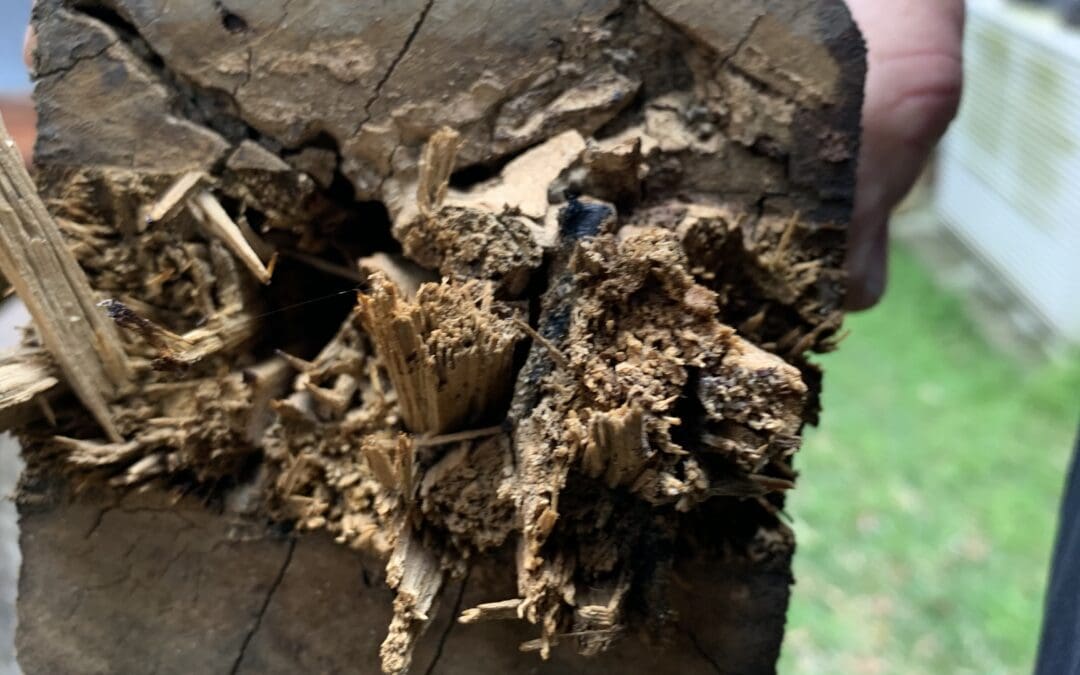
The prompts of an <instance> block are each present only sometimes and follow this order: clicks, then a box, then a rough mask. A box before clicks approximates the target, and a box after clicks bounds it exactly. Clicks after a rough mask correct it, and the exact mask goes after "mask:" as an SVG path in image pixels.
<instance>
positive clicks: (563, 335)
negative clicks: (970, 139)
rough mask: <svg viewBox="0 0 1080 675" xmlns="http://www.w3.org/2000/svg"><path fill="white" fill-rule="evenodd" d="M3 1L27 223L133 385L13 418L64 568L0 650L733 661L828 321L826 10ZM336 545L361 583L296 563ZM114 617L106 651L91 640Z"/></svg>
mask: <svg viewBox="0 0 1080 675" xmlns="http://www.w3.org/2000/svg"><path fill="white" fill-rule="evenodd" d="M34 21H35V25H36V28H37V32H38V36H39V49H38V52H37V54H36V56H35V70H36V78H37V84H36V93H37V97H38V103H39V110H40V113H41V125H40V137H39V143H38V147H37V161H38V174H37V175H38V177H39V180H40V187H41V189H42V191H43V195H44V198H45V202H46V203H47V204H48V207H49V209H50V210H52V211H53V212H54V213H55V214H56V216H57V218H56V222H57V223H58V224H59V226H60V227H61V228H62V234H63V237H64V238H65V239H63V240H61V239H60V237H59V234H57V236H56V237H54V239H55V241H54V244H55V245H54V247H53V248H56V249H58V250H59V249H62V248H63V246H62V245H61V244H63V243H66V244H68V246H69V247H70V251H71V254H72V255H73V256H74V259H75V260H77V262H78V264H79V265H81V266H82V268H83V269H85V271H86V276H87V278H88V280H89V285H88V286H87V287H86V288H85V289H84V290H86V292H87V293H89V292H90V291H89V288H93V289H94V292H95V293H96V294H98V295H100V296H102V298H108V299H110V300H111V302H109V303H108V304H107V306H106V307H103V308H101V310H100V311H99V313H98V314H96V315H95V317H96V318H97V319H98V320H99V321H100V320H103V317H106V316H108V317H111V320H114V321H116V322H117V323H118V324H120V325H121V326H122V327H123V330H124V332H123V337H124V339H125V344H124V349H125V350H126V351H127V353H128V354H129V355H130V358H129V362H130V366H131V368H132V371H133V380H134V383H135V385H136V386H134V387H131V388H130V389H127V390H124V391H123V392H122V393H123V395H122V396H120V397H117V398H115V400H113V401H112V402H111V404H112V406H113V410H114V411H115V413H116V415H117V419H119V420H120V421H121V422H122V431H123V432H124V435H125V438H126V440H125V439H119V438H116V437H112V438H105V439H103V438H101V437H100V434H99V433H98V432H97V431H96V429H95V427H94V426H93V425H92V424H90V423H88V419H89V418H88V416H87V414H86V413H85V411H83V410H82V408H81V407H79V406H77V405H75V404H74V403H73V402H70V401H65V400H64V399H62V398H55V399H53V406H52V408H50V409H48V410H47V411H46V410H43V411H42V413H43V415H44V416H45V417H46V419H42V420H37V421H34V420H29V419H28V420H25V421H22V422H21V423H20V424H18V425H17V427H18V428H17V431H18V432H19V434H20V436H21V438H22V440H23V442H24V444H25V448H26V459H27V479H26V481H25V484H24V486H23V488H22V491H21V497H20V499H21V503H22V508H23V510H24V513H25V515H26V519H25V521H24V522H25V527H26V529H25V530H24V533H25V541H26V542H27V554H26V555H27V557H26V559H27V561H28V566H33V567H34V569H41V570H45V571H44V572H42V575H47V576H48V577H49V578H53V579H65V580H69V581H65V582H64V583H70V584H71V585H72V587H75V588H77V589H78V590H79V592H78V593H77V595H78V604H77V605H76V608H75V610H74V611H73V610H72V609H71V608H70V607H68V606H65V605H64V604H63V602H64V600H63V596H62V595H60V594H55V593H53V594H52V595H51V596H50V595H49V594H47V593H46V592H45V591H44V590H43V589H45V588H46V586H45V584H44V582H43V581H42V579H44V578H45V576H41V577H36V576H34V575H31V576H29V577H27V578H26V580H25V583H24V593H23V595H22V600H21V601H20V602H21V603H22V605H21V611H22V613H23V615H24V620H23V621H22V623H21V626H22V628H21V629H20V630H21V631H22V632H21V635H20V644H21V647H22V653H23V655H24V659H26V661H25V662H24V666H27V667H28V669H29V670H33V669H37V670H47V671H63V672H81V671H84V670H90V671H93V670H94V669H99V670H101V669H104V670H110V671H112V672H141V670H140V669H145V668H146V664H147V663H153V664H154V667H156V668H157V670H159V671H161V672H170V671H173V672H175V671H177V670H190V667H191V664H197V666H198V669H202V670H221V671H229V670H231V671H232V672H239V671H242V670H245V669H250V670H252V671H258V672H295V671H296V670H305V669H307V670H317V671H329V672H333V671H335V670H355V669H356V668H357V664H362V666H363V668H362V669H365V670H374V669H375V668H376V665H375V663H376V661H377V660H378V661H379V666H380V667H381V668H382V669H383V670H384V671H386V672H389V673H400V672H404V671H405V670H406V669H409V668H410V665H411V671H412V672H424V671H423V670H422V669H426V671H427V672H438V673H455V672H479V673H486V672H508V671H511V672H512V671H514V670H520V669H529V670H536V671H537V672H581V671H584V670H586V669H592V668H595V669H598V670H599V671H600V672H606V671H612V672H624V671H629V672H640V671H641V670H642V669H647V670H648V671H655V672H657V673H666V672H739V673H758V672H770V671H771V670H772V669H773V667H774V663H775V659H776V656H777V653H778V648H779V644H780V639H781V636H782V625H783V616H784V612H785V608H786V602H787V596H788V586H789V583H790V559H791V555H792V552H793V547H794V542H793V537H792V534H791V532H790V530H788V528H787V527H786V526H785V525H784V523H783V521H782V519H781V518H780V517H779V512H780V511H781V509H782V508H783V492H784V491H786V490H789V489H791V488H792V487H793V486H794V483H795V478H796V474H795V472H794V471H793V469H792V467H791V456H792V455H793V454H794V453H795V451H796V450H797V449H798V447H799V444H800V434H801V430H802V427H803V426H804V425H805V424H806V423H808V422H814V421H815V420H816V416H817V412H818V396H819V393H820V373H819V371H818V370H817V368H816V367H815V366H814V365H813V364H811V363H810V362H809V360H808V359H807V358H806V354H807V352H809V351H827V350H828V349H831V348H832V347H833V345H834V336H835V334H836V332H837V330H838V328H839V323H840V320H841V318H842V317H841V314H840V311H839V308H840V306H841V301H842V298H843V293H844V283H843V281H844V279H843V272H842V260H843V253H844V251H843V248H844V231H845V227H846V222H847V219H848V217H849V215H850V209H851V200H852V194H853V181H854V166H855V164H854V163H855V156H856V150H857V144H858V116H859V108H860V103H861V85H862V76H863V72H864V63H863V52H862V45H861V41H860V40H859V37H858V33H857V31H856V30H855V28H854V26H853V24H852V23H851V21H850V17H849V16H848V15H847V13H846V10H845V9H844V6H843V3H842V2H841V0H808V1H807V2H805V3H787V2H773V1H772V0H732V1H731V2H728V3H724V4H723V5H721V6H715V4H714V3H708V2H705V1H704V0H576V1H575V2H572V3H569V4H567V3H529V2H524V1H523V0H522V1H518V0H515V1H513V2H503V3H494V4H491V5H490V6H488V5H485V6H484V7H482V8H481V7H479V6H478V5H476V4H475V3H472V2H469V1H468V0H404V1H403V2H395V3H381V4H380V3H376V4H371V3H366V4H365V3H359V4H357V3H346V2H341V1H339V0H266V1H265V2H258V3H237V2H225V3H201V2H194V1H189V0H91V1H89V2H86V1H84V0H79V1H78V2H76V1H75V0H40V1H39V2H38V3H37V9H36V10H35V18H34ZM193 45H198V48H197V49H195V48H193ZM25 189H26V186H22V187H20V188H19V190H20V192H22V191H24V190H25ZM32 224H33V223H32ZM54 230H55V227H54ZM275 250H277V251H281V253H282V267H281V269H279V270H278V271H277V278H276V279H275V283H274V284H272V285H270V286H267V285H266V282H267V281H269V279H270V277H271V275H272V274H273V273H274V269H273V268H274V261H275V260H276V258H275V257H274V254H273V252H274V251H275ZM38 272H39V271H35V274H37V273H38ZM31 290H33V289H31ZM356 293H358V294H359V302H358V303H356V304H354V303H353V302H352V297H351V296H353V294H356ZM80 297H81V296H80ZM104 310H108V312H107V314H106V312H105V311H104ZM58 370H60V372H63V371H62V369H58ZM61 379H65V378H61ZM0 384H2V383H0ZM15 385H18V386H13V387H12V389H11V391H10V392H9V393H10V394H11V400H13V401H21V400H23V399H25V397H26V392H25V391H24V389H25V386H24V385H23V384H20V383H19V382H15ZM20 387H22V389H20ZM31 388H33V387H31ZM71 388H72V389H73V390H75V391H78V387H77V386H75V384H72V385H71ZM6 391H7V390H4V389H2V388H0V394H3V393H5V392H6ZM35 400H37V401H40V400H44V399H42V398H41V397H40V396H38V397H37V398H36V399H35ZM22 405H25V404H22ZM13 409H14V408H13ZM60 476H64V477H65V479H64V480H60V479H59V477H60ZM76 493H77V494H80V495H82V497H81V500H82V501H76V502H74V503H73V502H71V501H69V500H70V498H71V495H72V494H76ZM133 494H138V495H141V497H133V496H132V495H133ZM182 495H189V496H192V495H198V496H199V497H201V498H203V499H205V500H206V501H207V503H208V505H209V506H210V507H211V510H210V511H205V510H201V509H200V508H199V507H197V506H196V505H195V504H194V503H191V502H183V501H182V502H180V503H173V502H171V500H175V499H179V498H182V497H181V496H182ZM132 499H144V500H146V501H142V502H137V501H130V500H132ZM114 502H116V503H119V504H120V506H116V507H110V506H109V505H110V504H112V503H114ZM170 503H171V504H172V505H169V504H170ZM98 508H101V509H102V510H101V511H100V519H99V520H97V521H95V522H96V523H97V524H96V525H95V524H94V523H91V524H90V526H89V528H88V529H86V530H79V531H77V532H76V531H75V530H77V529H79V528H77V527H76V526H75V525H74V523H76V522H78V518H79V516H77V515H75V514H78V513H85V511H86V509H91V510H93V509H98ZM214 509H218V510H219V511H217V512H216V513H217V515H213V514H214V513H215V511H214ZM221 509H224V511H223V512H222V511H220V510H221ZM178 514H179V515H182V517H183V518H184V520H178V519H177V520H175V522H176V526H175V527H172V528H169V527H164V528H163V527H162V523H163V522H172V521H171V520H170V519H174V517H175V516H176V515H178ZM121 521H122V527H123V528H126V529H125V530H124V536H123V537H117V534H116V533H115V532H112V531H111V530H108V529H107V528H106V525H107V524H116V523H120V522H121ZM185 523H187V524H191V523H197V525H195V526H193V528H192V529H193V531H194V532H193V533H188V531H187V529H186V526H185V525H184V524H185ZM268 523H270V524H272V525H270V526H269V527H268ZM275 528H277V529H275ZM283 531H288V532H290V535H289V536H288V537H287V539H285V540H281V539H278V538H277V537H279V536H280V535H281V533H282V532H283ZM88 532H89V537H86V534H87V533H88ZM200 535H203V536H202V537H201V538H200ZM326 535H329V536H330V537H332V539H333V542H334V545H335V546H336V547H337V548H334V547H332V546H329V544H328V543H327V541H326V539H324V538H323V537H325V536H326ZM114 539H116V540H117V541H118V542H123V546H125V547H126V548H124V549H123V550H124V551H128V552H129V555H123V554H120V555H118V554H117V551H118V550H119V549H114V548H112V546H113V544H112V543H110V542H112V541H113V540H114ZM226 540H229V541H232V540H250V545H247V544H236V546H235V547H232V546H229V545H227V544H222V543H221V542H223V541H226ZM76 542H84V543H81V544H79V543H76ZM85 542H90V543H85ZM144 542H145V543H146V545H148V546H149V547H150V548H151V549H152V550H155V551H159V552H161V553H162V555H160V556H157V555H155V556H149V555H148V556H145V557H144V558H140V557H139V556H136V555H134V552H135V551H138V550H140V549H141V547H142V546H143V544H144ZM120 545H121V544H120V543H117V544H116V546H120ZM80 546H82V547H84V548H79V547H80ZM86 546H89V547H90V548H91V550H89V551H86V549H85V547H86ZM177 547H179V548H177ZM184 547H187V548H184ZM345 549H353V551H352V552H349V551H346V550H345ZM71 550H79V551H86V554H83V555H76V556H71V557H69V556H66V555H65V552H68V551H71ZM223 550H228V551H232V552H233V553H235V556H233V553H229V555H225V554H224V553H222V551H223ZM185 551H197V552H198V553H197V554H196V555H195V556H194V557H192V556H189V555H188V553H186V552H185ZM356 552H359V553H356ZM91 554H92V555H91ZM251 555H263V556H266V557H268V558H270V559H272V560H273V561H277V564H272V565H265V564H262V563H265V562H266V560H262V561H261V563H260V565H258V566H250V565H245V564H244V563H243V561H244V560H245V559H246V557H247V556H251ZM202 558H210V559H213V560H214V561H215V562H216V563H217V564H213V565H210V566H203V565H202V564H201V562H200V559H202ZM161 559H166V560H168V561H170V562H169V563H168V565H166V569H165V570H164V571H162V570H160V569H158V568H155V567H154V563H153V562H152V560H161ZM301 560H305V561H306V562H305V563H304V564H303V565H301V564H300V561H301ZM128 561H134V562H130V563H129V562H128ZM369 563H370V564H369ZM129 564H130V565H131V566H130V567H127V565H129ZM349 565H355V566H354V567H352V568H351V569H352V570H353V574H354V575H357V574H359V575H360V576H361V577H366V578H368V579H369V580H370V581H371V583H372V590H371V592H370V593H368V592H367V591H365V592H364V593H363V597H358V595H357V593H354V592H352V591H350V590H349V589H355V588H356V586H355V584H357V583H359V581H358V580H357V577H356V576H354V577H353V578H352V580H351V581H350V580H349V579H348V578H347V577H343V576H342V574H339V573H338V572H334V573H331V574H327V572H328V571H329V570H331V569H334V570H342V569H345V568H346V567H348V566H349ZM383 565H386V570H385V575H384V574H383V573H381V572H378V571H377V570H375V569H374V568H377V567H382V566H383ZM256 568H257V569H256ZM102 570H117V571H118V574H117V575H116V576H115V577H110V578H109V579H104V578H102V576H101V571H102ZM249 570H250V571H249ZM361 570H362V571H363V572H364V574H361V573H360V572H361ZM159 572H160V574H158V573H159ZM320 575H321V576H320ZM211 577H212V578H211ZM253 577H257V578H258V580H260V581H259V583H257V584H256V587H253V586H252V584H251V581H252V578H253ZM151 579H158V581H157V582H154V583H151V581H150V580H151ZM192 579H194V581H192ZM35 580H36V581H35ZM113 584H115V586H114V585H113ZM350 584H353V585H350ZM142 587H152V591H150V596H152V599H151V598H150V597H148V598H147V599H146V601H145V602H143V601H139V602H124V601H121V600H120V599H121V598H130V597H138V595H139V594H136V593H132V592H130V588H142ZM262 587H265V588H268V589H269V592H265V593H264V592H262V591H261V590H259V589H260V588H262ZM208 588H213V594H214V596H215V597H216V598H227V599H228V601H227V603H224V604H214V605H213V607H206V606H205V605H204V604H203V603H204V602H205V600H204V598H205V597H206V595H205V593H204V591H205V589H208ZM286 589H291V590H288V591H287V592H286ZM313 589H322V590H323V591H324V592H325V594H327V595H331V596H333V597H335V598H337V597H338V596H339V595H340V594H341V592H342V591H343V590H344V591H345V593H346V594H347V598H348V599H349V600H351V601H353V602H355V603H356V606H355V607H354V606H353V605H352V604H350V603H349V602H344V601H343V602H338V601H336V600H335V601H334V602H333V603H329V606H327V603H325V602H323V603H321V604H320V598H319V597H317V595H318V594H317V593H313ZM188 591H191V592H190V593H189V592H188ZM191 595H194V596H196V598H197V599H193V600H192V601H191V606H192V608H191V609H190V611H189V609H187V608H186V607H187V606H186V605H184V607H179V608H177V609H175V610H169V611H158V608H160V607H164V606H168V605H172V604H175V603H181V604H182V600H179V599H178V598H186V597H189V596H191ZM324 597H325V596H324ZM91 599H92V600H91ZM277 603H281V605H280V607H281V609H280V610H275V609H274V608H275V607H278V606H279V605H278V604H277ZM376 604H377V605H378V607H377V608H376V609H373V607H374V606H375V605H376ZM357 607H359V608H360V609H363V610H364V611H363V612H362V613H361V615H360V616H357V615H356V614H354V613H353V612H355V611H357ZM75 616H78V617H79V618H78V619H76V618H72V617H75ZM459 616H460V617H461V618H462V619H463V620H464V621H465V622H464V623H460V624H459V623H458V622H456V621H455V619H457V618H458V617H459ZM65 617H67V618H65ZM151 619H152V620H151ZM499 619H502V620H499ZM474 620H475V622H474V623H469V622H473V621H474ZM481 620H482V621H481ZM87 621H89V622H92V623H93V626H94V629H93V630H90V629H86V630H79V629H78V627H79V626H81V625H82V624H83V623H84V622H87ZM135 624H138V625H140V626H142V627H140V628H139V629H138V631H137V633H136V636H137V638H138V639H137V640H136V641H137V642H138V643H139V645H140V647H139V649H132V650H131V651H130V653H125V652H124V651H123V650H122V649H120V648H119V647H116V646H115V645H113V644H111V643H108V642H107V641H104V640H102V639H101V637H100V633H96V632H95V631H98V630H100V631H110V630H112V629H113V628H114V627H115V630H117V631H122V630H126V628H125V626H129V625H135ZM328 624H333V626H332V627H331V628H325V627H326V626H327V625H328ZM72 626H73V627H75V628H74V629H70V627H72ZM223 626H229V627H230V628H223ZM237 626H241V627H246V628H245V629H244V630H237ZM158 628H160V631H158ZM208 634H213V636H214V637H213V640H201V641H200V640H199V639H198V636H200V635H208ZM58 641H59V642H62V643H63V644H64V645H66V647H65V649H62V650H56V649H51V650H50V644H52V643H57V642H58ZM155 643H160V644H162V645H164V647H163V649H162V650H161V651H159V652H157V654H159V655H168V656H167V657H166V656H163V657H162V658H160V659H155V658H153V657H147V656H146V655H145V653H144V652H141V651H140V649H143V646H144V645H145V646H146V647H145V648H146V649H150V648H151V647H150V645H154V644H155ZM380 645H381V647H380ZM114 647H115V648H114ZM193 650H201V653H200V654H199V655H198V656H197V657H192V656H191V655H190V654H191V652H192V651H193ZM75 655H80V656H81V658H83V659H86V661H85V663H84V662H81V661H77V660H75V659H76V656H75ZM575 655H577V656H575ZM582 656H584V657H590V658H591V659H595V660H589V661H583V660H581V657H582ZM380 657H381V658H380ZM95 659H96V660H95ZM540 659H548V661H547V663H546V664H543V665H537V664H538V663H540ZM86 664H92V665H86ZM346 664H347V665H346ZM485 669H486V670H485Z"/></svg>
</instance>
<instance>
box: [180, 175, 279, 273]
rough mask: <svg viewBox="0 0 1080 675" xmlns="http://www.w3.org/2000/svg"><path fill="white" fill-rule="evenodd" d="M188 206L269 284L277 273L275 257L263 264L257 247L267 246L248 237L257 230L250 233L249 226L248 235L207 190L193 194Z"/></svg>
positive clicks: (205, 225)
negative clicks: (275, 271)
mask: <svg viewBox="0 0 1080 675" xmlns="http://www.w3.org/2000/svg"><path fill="white" fill-rule="evenodd" d="M188 207H189V208H190V209H191V212H192V213H194V214H195V217H196V218H198V219H199V222H200V223H202V225H203V226H204V227H205V228H206V229H207V230H208V231H209V232H210V233H211V234H213V235H214V236H216V237H218V238H219V239H221V241H222V242H223V243H224V244H225V246H226V247H228V249H229V250H230V251H232V253H233V255H235V256H236V257H237V258H239V259H240V262H242V263H244V266H245V267H247V268H248V270H249V271H250V272H251V273H252V274H253V275H255V278H256V279H258V280H259V282H260V283H262V284H264V285H265V284H269V283H270V279H271V278H272V277H273V274H274V269H273V268H274V262H275V260H276V257H274V258H271V260H270V262H269V264H267V265H264V264H263V261H262V259H261V258H259V254H258V253H256V252H255V249H256V248H259V247H261V246H265V244H261V243H255V244H253V243H252V242H251V241H249V238H251V237H255V233H254V232H251V231H250V228H248V229H249V232H248V233H247V236H245V233H244V230H243V229H242V228H241V227H240V226H239V225H237V224H236V222H235V221H234V220H233V219H232V218H230V217H229V214H228V213H227V212H226V211H225V207H223V206H222V205H221V202H219V201H218V200H217V198H216V197H214V195H212V194H210V192H208V191H206V190H203V191H202V192H199V193H198V194H196V195H195V196H194V197H192V198H191V199H190V200H189V201H188Z"/></svg>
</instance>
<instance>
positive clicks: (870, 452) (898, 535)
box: [780, 251, 1080, 675]
mask: <svg viewBox="0 0 1080 675" xmlns="http://www.w3.org/2000/svg"><path fill="white" fill-rule="evenodd" d="M891 284H892V286H891V288H890V291H889V294H888V296H887V298H886V300H885V302H884V303H883V304H882V305H881V306H880V307H879V308H877V309H875V310H874V311H873V312H870V313H868V314H863V315H859V316H855V317H852V318H851V319H850V320H849V322H848V324H847V325H848V328H850V330H851V335H850V337H849V338H848V339H847V340H845V341H844V342H843V343H842V345H841V348H840V350H839V351H838V352H836V353H835V354H830V355H828V356H826V357H823V358H822V359H821V362H822V364H823V365H824V367H825V369H826V378H825V399H824V408H825V414H824V417H823V420H822V427H821V428H820V429H817V430H813V431H811V432H810V434H809V435H808V438H807V443H806V445H805V447H804V449H803V451H802V452H801V453H800V455H799V461H798V466H799V469H800V470H801V472H802V477H801V479H800V483H801V485H802V487H801V489H799V490H796V491H795V494H794V496H793V498H792V499H791V501H790V502H789V507H788V510H789V512H790V514H791V515H792V516H793V517H794V518H795V530H796V532H797V535H798V541H799V551H798V554H797V556H796V562H795V574H796V579H797V582H796V586H795V589H794V596H793V604H792V610H791V614H790V619H789V625H788V637H787V641H786V643H785V647H784V656H783V659H782V661H781V666H780V668H781V670H780V672H781V673H903V674H904V675H908V674H912V673H934V674H938V673H949V674H952V673H973V674H976V673H977V674H978V675H992V674H994V673H1028V672H1030V671H1031V668H1032V663H1033V657H1034V653H1035V646H1036V643H1037V640H1038V631H1039V624H1040V617H1041V611H1042V595H1043V589H1044V587H1045V582H1046V575H1047V569H1048V565H1049V557H1050V552H1051V548H1052V544H1053V537H1054V533H1055V528H1056V524H1057V509H1058V499H1059V497H1060V494H1061V488H1062V484H1063V480H1064V473H1065V470H1066V467H1067V465H1068V462H1069V458H1070V454H1071V450H1072V447H1073V444H1074V441H1075V437H1076V433H1077V429H1078V426H1080V359H1072V360H1071V361H1069V362H1066V363H1062V364H1057V365H1055V366H1048V367H1044V368H1042V369H1039V370H1036V371H1030V370H1025V369H1024V367H1023V366H1021V365H1020V364H1017V363H1015V362H1012V361H1010V360H1008V359H1007V358H1006V357H1003V356H1001V355H1000V354H999V353H997V352H995V351H993V350H992V349H991V348H990V347H989V346H988V345H986V344H985V343H984V342H983V341H982V339H981V338H980V337H979V335H978V334H977V332H976V330H975V329H974V327H973V326H972V325H971V324H970V323H969V322H968V321H967V320H966V319H965V316H964V312H963V309H962V307H961V305H960V303H959V301H957V300H956V299H955V298H952V297H949V296H948V295H946V294H944V293H943V292H942V291H940V290H939V289H938V288H936V287H935V286H934V285H933V283H932V282H931V280H930V278H929V276H928V275H927V274H926V272H925V271H924V270H923V269H921V268H920V267H919V264H918V263H917V262H916V261H915V260H914V259H913V258H912V257H911V256H910V255H909V254H907V253H905V252H903V251H898V252H897V253H896V255H895V256H894V259H893V274H892V280H891Z"/></svg>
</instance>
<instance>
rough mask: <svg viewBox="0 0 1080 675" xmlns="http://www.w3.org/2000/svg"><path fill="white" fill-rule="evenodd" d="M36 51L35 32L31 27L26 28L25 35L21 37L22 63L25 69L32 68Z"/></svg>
mask: <svg viewBox="0 0 1080 675" xmlns="http://www.w3.org/2000/svg"><path fill="white" fill-rule="evenodd" d="M35 51H37V31H36V30H34V27H33V26H27V27H26V33H25V35H24V36H23V63H25V64H26V67H27V68H30V69H33V67H34V52H35Z"/></svg>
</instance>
